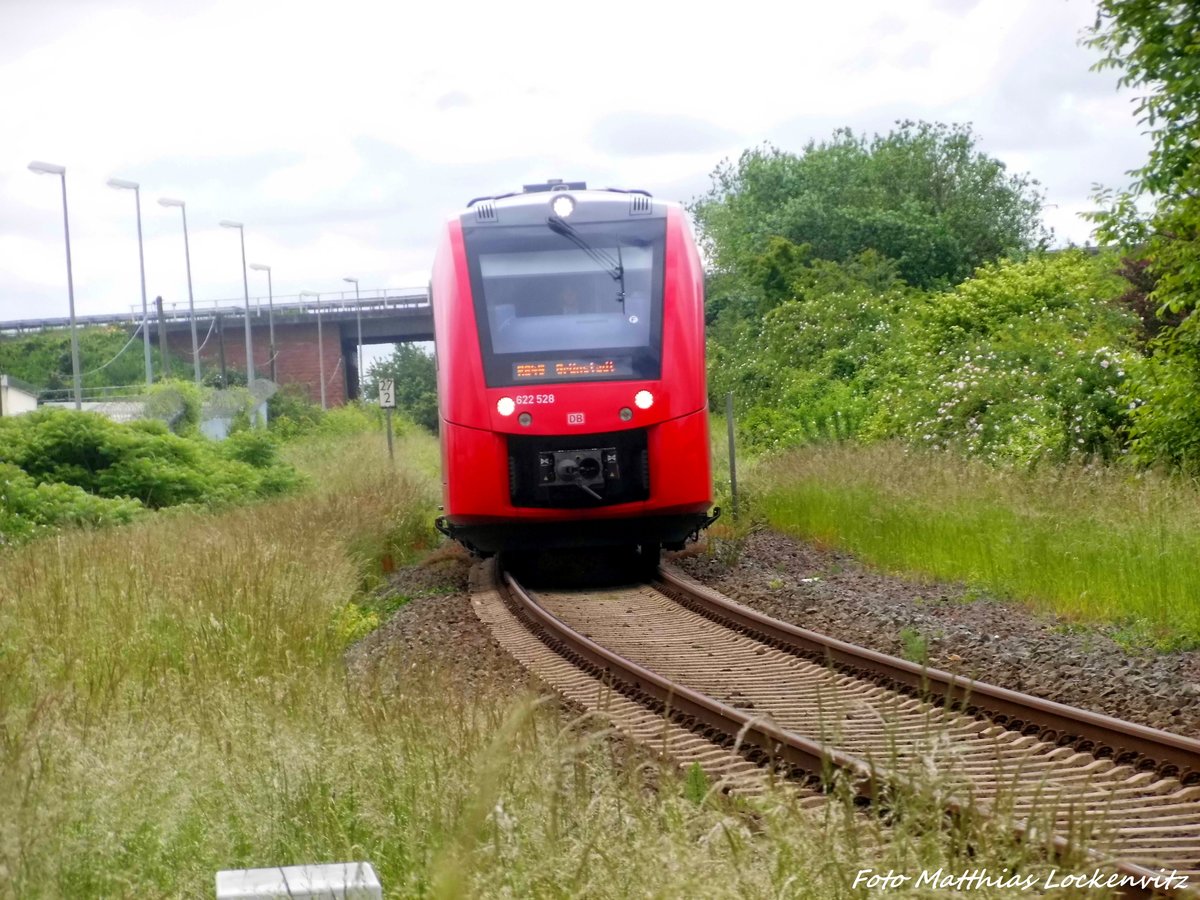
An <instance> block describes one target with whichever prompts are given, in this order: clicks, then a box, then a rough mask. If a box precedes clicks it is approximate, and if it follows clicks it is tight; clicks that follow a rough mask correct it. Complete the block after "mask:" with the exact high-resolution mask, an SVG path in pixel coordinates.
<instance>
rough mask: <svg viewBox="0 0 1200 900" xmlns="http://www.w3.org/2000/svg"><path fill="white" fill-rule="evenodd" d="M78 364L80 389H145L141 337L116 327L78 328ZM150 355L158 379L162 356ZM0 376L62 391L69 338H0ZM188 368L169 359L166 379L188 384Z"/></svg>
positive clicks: (56, 334)
mask: <svg viewBox="0 0 1200 900" xmlns="http://www.w3.org/2000/svg"><path fill="white" fill-rule="evenodd" d="M77 333H78V336H79V365H80V371H81V373H82V375H83V378H82V382H83V386H84V387H105V386H110V385H129V386H137V385H144V384H145V382H146V364H145V355H144V349H143V348H144V344H143V342H142V336H141V335H140V334H138V335H137V337H136V338H135V339H133V340H132V341H131V340H130V338H131V333H130V332H129V331H128V330H127V329H125V328H123V327H119V326H116V325H103V326H93V327H87V328H80V329H78V332H77ZM152 349H153V351H154V356H153V363H154V375H155V378H160V377H161V376H162V368H161V361H162V360H161V357H160V356H159V354H158V351H157V348H156V347H155V348H152ZM0 372H3V373H5V374H6V375H15V376H16V377H17V378H20V379H21V380H22V381H27V382H29V383H30V384H33V385H37V386H38V387H42V388H46V389H49V390H66V389H69V388H70V387H71V386H72V384H73V381H72V374H71V333H70V331H68V330H67V329H65V328H55V329H50V330H47V331H42V332H38V333H36V334H24V335H16V336H0ZM191 373H192V369H191V363H190V362H189V361H185V360H182V359H177V358H172V360H171V374H172V375H173V377H175V378H179V379H185V380H186V379H189V378H190V377H191Z"/></svg>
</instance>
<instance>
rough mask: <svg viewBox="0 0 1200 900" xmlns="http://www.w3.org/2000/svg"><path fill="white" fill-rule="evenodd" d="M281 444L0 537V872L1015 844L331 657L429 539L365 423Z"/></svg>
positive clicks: (414, 878)
mask: <svg viewBox="0 0 1200 900" xmlns="http://www.w3.org/2000/svg"><path fill="white" fill-rule="evenodd" d="M291 453H292V455H293V459H294V461H296V462H297V463H298V464H300V465H302V466H303V467H304V468H305V469H306V470H307V471H308V473H309V474H310V475H311V476H312V480H313V484H314V486H313V487H312V488H311V489H310V491H309V492H308V493H307V494H305V495H303V496H299V497H294V498H290V499H285V500H278V501H273V502H269V503H261V504H258V505H254V506H250V507H246V508H242V509H234V510H227V511H223V512H221V513H219V514H213V513H201V512H197V511H188V512H176V513H172V514H156V515H154V516H153V517H149V518H147V519H146V520H144V521H141V522H139V523H136V524H133V525H130V526H126V527H122V528H114V529H109V530H104V531H96V532H85V531H81V532H67V533H64V534H62V535H60V536H58V537H56V538H53V539H46V540H41V541H37V542H34V543H32V544H30V545H27V546H25V547H21V548H17V549H13V550H9V551H5V552H4V553H2V554H0V896H4V897H71V898H76V897H176V896H187V897H211V896H212V891H213V880H212V879H213V875H214V873H215V872H216V871H217V870H219V869H224V868H234V867H243V866H262V865H283V864H290V863H300V862H328V861H335V860H347V859H363V858H365V859H369V860H371V861H372V862H373V863H374V864H375V866H376V868H377V870H378V871H379V872H380V875H381V877H382V880H383V882H384V884H385V886H386V888H387V890H388V893H389V896H395V897H408V896H433V897H457V896H464V895H466V896H589V897H590V896H597V897H626V896H706V897H742V896H749V897H780V896H789V897H790V896H813V897H830V896H847V895H855V894H858V895H861V894H862V893H863V892H862V891H861V890H860V891H852V890H851V885H852V883H853V879H854V877H855V873H856V872H857V870H858V869H859V868H862V867H867V866H874V867H875V868H878V869H881V870H886V869H887V868H888V867H893V868H897V869H903V870H905V871H917V870H919V869H920V868H921V867H924V866H931V867H936V866H938V865H945V866H947V867H949V868H953V869H955V870H961V869H965V868H968V867H978V866H981V865H983V866H992V867H993V868H995V869H999V868H1001V867H1003V866H1011V865H1016V864H1018V863H1024V862H1027V861H1028V858H1029V854H1036V849H1032V850H1031V849H1023V848H1017V847H1015V846H1014V845H1013V844H1012V842H1010V841H1006V840H1003V839H1000V838H997V837H996V836H995V834H994V833H992V832H989V831H988V830H987V829H985V828H982V827H981V826H978V825H977V824H973V823H972V824H967V825H964V826H962V827H961V828H955V829H953V830H949V831H948V830H947V829H945V828H944V827H943V823H942V820H941V812H940V808H938V807H937V806H936V805H932V806H930V807H928V808H927V809H925V810H916V811H910V813H909V815H908V819H909V821H910V822H911V823H912V825H911V827H910V828H907V829H901V830H895V829H893V830H885V829H883V827H882V826H880V825H879V824H878V823H877V822H875V821H871V820H864V819H863V818H861V817H860V816H859V814H858V813H857V812H856V811H855V810H854V808H853V806H852V805H851V804H849V803H837V802H835V803H832V804H830V805H829V807H828V808H827V810H826V812H825V813H823V814H816V815H817V817H816V818H814V817H813V815H814V814H811V813H804V812H802V811H800V810H799V809H797V808H796V807H795V805H794V803H793V802H792V801H791V800H790V799H789V798H788V795H786V794H779V795H774V794H772V795H769V796H767V797H765V798H762V799H760V800H758V801H756V802H755V815H753V816H751V817H742V816H738V815H734V813H735V810H734V808H733V807H731V806H730V805H728V804H725V803H721V802H718V801H717V799H716V798H715V797H714V796H712V795H711V794H710V796H708V797H706V798H699V797H698V796H697V791H696V790H695V789H694V786H693V787H692V788H691V789H689V787H688V785H687V784H686V783H685V780H684V779H683V778H681V777H676V776H675V775H673V774H672V773H670V772H660V771H658V770H657V769H655V768H654V767H651V766H641V765H638V764H636V758H635V761H634V762H630V760H629V758H628V757H626V756H623V755H618V751H617V749H616V745H614V744H613V743H612V742H610V741H607V740H605V739H604V737H605V735H604V732H603V731H602V730H601V731H599V732H597V731H595V730H589V729H587V728H584V727H581V726H576V725H570V724H565V723H564V720H563V719H562V718H561V716H560V714H559V713H558V712H556V711H555V710H553V709H550V708H547V707H546V706H545V705H544V704H543V703H540V702H538V701H536V700H534V699H532V698H521V697H513V696H510V695H509V694H506V693H504V691H503V690H501V689H499V688H495V689H492V688H488V687H486V686H485V687H482V688H474V689H471V690H467V689H466V688H464V687H463V686H462V679H461V678H459V677H456V675H455V673H454V672H441V671H434V670H422V669H417V668H413V667H412V666H411V665H410V666H406V667H405V670H404V671H405V676H404V677H403V678H400V679H397V678H394V677H384V675H386V674H387V673H386V672H385V671H383V670H376V671H375V673H374V674H372V673H371V672H370V671H368V672H367V674H365V675H361V676H358V677H353V678H352V677H351V676H349V675H348V674H347V672H346V669H345V666H344V664H343V660H342V656H343V651H344V650H345V647H346V644H347V641H348V640H349V639H350V638H352V637H353V636H354V635H355V634H357V633H358V632H359V631H360V629H359V628H358V627H357V626H356V624H355V623H356V622H358V624H361V619H360V620H356V619H355V616H356V615H358V616H361V615H363V614H362V607H361V606H360V605H359V602H358V601H360V600H362V599H364V597H363V591H364V590H366V589H369V587H370V586H371V584H372V572H373V571H374V566H375V564H376V559H377V558H378V557H380V556H382V555H383V554H388V553H394V554H398V555H400V554H404V553H408V554H412V553H414V552H416V551H417V550H418V549H419V548H420V547H421V546H422V545H424V544H425V543H426V542H427V541H428V540H429V529H428V524H427V523H428V519H429V516H430V514H431V505H432V491H431V484H430V480H429V478H428V477H427V476H425V475H423V474H421V473H420V472H419V471H414V470H413V469H410V468H400V469H399V470H394V469H392V467H391V466H389V465H388V464H387V461H386V456H385V454H384V451H383V444H382V439H381V438H380V437H379V436H378V435H370V436H366V437H361V438H346V439H341V440H338V441H328V440H326V441H322V442H318V443H312V444H309V445H307V447H298V448H294V449H293V450H292V451H291ZM398 455H399V457H400V459H401V460H426V461H428V460H430V459H432V458H433V449H432V441H430V440H429V439H428V438H421V437H420V436H418V435H408V436H406V437H405V439H404V440H403V441H402V442H401V443H400V446H399V452H398ZM348 623H349V625H348ZM405 662H406V661H405V659H404V657H403V656H402V655H401V654H397V655H396V656H395V657H394V658H392V659H385V660H384V661H383V663H382V664H383V665H384V666H385V667H386V666H389V665H396V666H404V665H405ZM980 896H988V893H987V892H986V891H985V892H981V894H980Z"/></svg>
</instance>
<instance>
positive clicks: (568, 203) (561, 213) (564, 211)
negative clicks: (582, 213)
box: [550, 197, 575, 219]
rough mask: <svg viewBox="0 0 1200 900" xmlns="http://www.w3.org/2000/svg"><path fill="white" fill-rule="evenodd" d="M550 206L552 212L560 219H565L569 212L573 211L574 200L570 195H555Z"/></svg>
mask: <svg viewBox="0 0 1200 900" xmlns="http://www.w3.org/2000/svg"><path fill="white" fill-rule="evenodd" d="M550 208H551V209H552V210H554V214H555V215H556V216H558V217H559V218H560V219H565V218H566V217H567V216H569V215H570V214H571V213H573V212H575V201H574V200H572V199H571V198H570V197H555V198H554V202H553V203H551V204H550Z"/></svg>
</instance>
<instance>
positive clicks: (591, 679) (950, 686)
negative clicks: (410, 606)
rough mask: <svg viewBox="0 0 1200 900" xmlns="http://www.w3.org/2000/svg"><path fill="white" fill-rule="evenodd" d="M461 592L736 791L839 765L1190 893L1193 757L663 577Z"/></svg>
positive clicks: (1187, 743) (564, 677)
mask: <svg viewBox="0 0 1200 900" xmlns="http://www.w3.org/2000/svg"><path fill="white" fill-rule="evenodd" d="M473 594H474V603H475V608H476V612H477V613H478V614H479V616H480V618H481V619H483V620H484V621H485V622H486V623H487V624H489V625H490V626H491V627H492V630H493V632H494V633H495V634H496V636H497V638H498V639H499V640H500V642H501V644H502V645H504V646H505V647H506V648H507V649H509V651H510V652H512V653H513V654H514V655H515V656H516V657H517V658H518V659H519V660H520V661H521V662H522V663H523V664H525V665H526V666H527V667H528V668H530V669H532V670H533V671H534V672H535V673H536V674H538V675H539V676H540V677H542V679H543V680H545V681H547V682H548V683H549V684H551V685H552V686H553V687H555V688H556V689H557V690H559V691H560V692H562V693H563V694H564V695H565V696H567V697H568V698H570V699H572V700H573V701H574V702H576V703H579V704H580V705H584V706H590V707H593V708H595V707H600V708H603V709H605V711H606V714H608V715H610V716H611V717H612V718H613V720H614V722H615V724H616V726H617V727H618V728H620V729H621V730H624V731H626V732H627V733H629V734H630V735H631V736H633V737H635V738H636V739H638V740H640V741H642V742H643V743H650V744H654V742H658V746H659V747H660V749H661V750H662V752H664V753H665V754H666V755H669V756H671V757H672V758H674V759H676V760H677V761H680V762H681V763H682V764H689V762H695V763H697V764H699V765H701V766H702V767H703V768H704V769H705V771H706V772H708V773H709V775H710V776H712V777H715V778H719V779H721V780H722V784H723V785H724V786H726V787H728V789H730V790H733V791H746V792H754V791H757V790H761V789H762V787H763V785H764V784H765V782H766V781H767V780H772V779H773V778H774V776H775V774H776V773H778V772H780V771H781V770H782V771H783V772H784V773H785V774H788V775H790V776H792V777H793V778H795V779H796V783H797V784H802V785H808V786H809V787H814V786H816V785H817V784H818V782H820V781H821V780H822V779H821V776H822V773H824V774H825V775H828V773H829V772H830V771H831V767H832V768H834V769H837V770H840V771H841V772H843V773H845V774H846V775H847V776H848V777H849V779H850V781H851V782H852V784H853V785H854V787H855V789H856V790H857V791H858V792H859V794H861V795H862V796H864V797H867V798H870V799H878V798H880V797H886V796H887V795H888V793H889V792H891V791H896V790H900V791H904V790H912V789H913V786H914V785H929V784H930V783H931V782H932V783H935V784H936V791H937V793H938V796H940V797H943V798H944V800H943V802H944V805H945V806H946V808H947V809H948V810H950V811H952V812H955V813H967V812H971V813H974V814H982V815H991V814H993V812H994V811H995V810H1003V811H1004V815H1005V816H1006V817H1008V818H1010V819H1011V820H1012V821H1013V822H1014V823H1015V824H1014V828H1015V829H1016V830H1017V831H1018V833H1019V834H1021V835H1022V836H1023V837H1025V838H1028V839H1030V840H1037V841H1046V842H1049V843H1050V844H1052V845H1053V846H1054V847H1055V849H1056V850H1057V851H1060V852H1065V851H1066V850H1068V849H1069V848H1070V846H1071V845H1072V843H1073V842H1076V841H1079V840H1080V839H1083V840H1085V842H1086V845H1087V846H1088V847H1089V848H1090V849H1089V851H1088V852H1089V854H1090V856H1091V859H1092V861H1093V862H1094V863H1095V865H1096V866H1097V867H1099V868H1104V869H1106V870H1108V871H1110V872H1113V873H1114V874H1116V875H1117V876H1128V878H1129V879H1131V881H1129V882H1127V883H1126V885H1125V890H1124V892H1125V893H1126V894H1130V895H1138V894H1147V895H1149V894H1154V893H1170V890H1171V889H1170V887H1169V885H1166V884H1165V883H1164V880H1163V879H1162V877H1161V875H1162V872H1164V871H1165V872H1172V871H1173V872H1175V873H1177V874H1178V875H1187V876H1189V881H1190V882H1191V883H1193V884H1194V883H1195V882H1196V881H1197V880H1198V878H1200V742H1196V741H1192V740H1189V739H1186V738H1182V737H1179V736H1176V735H1171V734H1168V733H1166V732H1160V731H1156V730H1155V729H1150V728H1145V727H1143V726H1139V725H1135V724H1132V723H1127V722H1122V721H1120V720H1116V719H1112V718H1110V717H1107V716H1100V715H1097V714H1095V713H1090V712H1087V711H1084V710H1077V709H1072V708H1070V707H1066V706H1063V705H1061V704H1057V703H1052V702H1049V701H1044V700H1040V699H1038V698H1034V697H1029V696H1027V695H1022V694H1018V693H1016V692H1013V691H1007V690H1004V689H1001V688H995V687H990V686H987V685H981V684H976V683H972V682H970V681H968V680H966V679H963V678H961V677H960V676H956V675H953V674H951V673H946V672H940V671H937V670H927V669H921V668H919V667H917V666H914V665H912V664H911V663H907V662H905V661H903V660H897V659H894V658H891V657H887V656H885V655H883V654H879V653H875V652H873V651H869V650H865V649H862V648H858V647H854V646H852V645H849V644H845V643H842V642H840V641H835V640H832V639H830V638H827V637H824V636H822V635H818V634H815V633H813V632H808V631H805V630H803V629H799V628H796V627H795V626H791V625H788V624H786V623H782V622H778V621H776V620H773V619H770V618H768V617H766V616H763V615H761V614H759V613H757V612H754V611H752V610H748V609H746V608H744V607H741V606H738V605H737V604H734V603H732V602H731V601H729V600H727V599H725V598H723V597H721V596H719V595H718V594H716V593H715V592H713V591H711V590H709V589H707V588H705V587H704V586H702V585H699V584H697V583H695V582H693V581H691V580H690V579H687V578H685V577H682V576H680V575H678V574H676V573H674V572H671V571H669V570H666V569H664V570H662V571H660V573H659V577H658V578H657V579H656V580H654V581H653V582H652V583H649V584H638V585H630V586H624V587H619V588H611V589H601V590H597V589H590V590H587V591H561V590H555V591H543V592H539V593H537V594H536V596H535V595H534V594H532V593H530V592H529V591H527V590H526V589H525V588H523V587H522V586H521V585H520V584H519V583H518V582H517V581H515V580H514V579H513V578H512V577H511V576H510V575H505V574H503V573H500V572H499V571H498V569H497V568H496V567H495V566H494V564H489V565H488V568H486V569H481V570H479V571H478V573H477V575H476V576H475V578H474V581H473ZM764 764H767V765H764ZM805 796H806V798H807V799H806V802H814V803H816V802H820V799H819V796H817V795H815V794H813V795H811V797H810V796H809V795H807V794H806V795H805ZM1176 883H1177V882H1176ZM1139 885H1140V886H1139ZM1150 885H1156V886H1157V889H1152V888H1150V887H1149V886H1150ZM1164 887H1165V888H1166V889H1164ZM1143 888H1144V889H1143Z"/></svg>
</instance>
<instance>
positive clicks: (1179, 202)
mask: <svg viewBox="0 0 1200 900" xmlns="http://www.w3.org/2000/svg"><path fill="white" fill-rule="evenodd" d="M1088 43H1089V44H1090V45H1091V46H1092V47H1095V48H1097V49H1099V50H1101V51H1102V52H1103V53H1104V54H1105V55H1104V57H1103V59H1101V60H1100V62H1099V63H1097V65H1096V68H1098V69H1110V68H1112V69H1120V70H1123V74H1122V75H1121V77H1120V79H1119V82H1118V83H1119V84H1121V85H1122V86H1128V87H1134V88H1142V89H1144V90H1145V91H1146V93H1145V94H1143V95H1142V96H1141V97H1140V98H1139V99H1138V101H1137V106H1136V111H1137V114H1138V115H1139V116H1140V119H1139V121H1140V123H1141V124H1143V125H1145V126H1146V128H1147V131H1148V134H1149V136H1150V139H1151V145H1152V146H1151V151H1150V155H1149V157H1148V158H1147V160H1146V163H1145V164H1144V165H1143V166H1142V167H1141V168H1139V169H1136V170H1134V171H1133V172H1131V173H1130V174H1131V175H1132V176H1133V177H1134V181H1133V184H1132V186H1131V188H1130V189H1129V190H1127V191H1121V192H1113V191H1110V190H1102V191H1099V192H1098V195H1097V196H1098V199H1099V200H1100V202H1101V203H1103V204H1105V205H1106V207H1107V208H1106V209H1104V210H1102V211H1100V212H1097V213H1095V214H1094V215H1093V218H1094V219H1095V220H1096V221H1097V223H1098V225H1099V226H1100V227H1099V228H1098V234H1099V236H1100V238H1101V239H1102V240H1107V241H1109V242H1113V243H1117V244H1120V245H1123V246H1126V247H1131V246H1132V247H1136V248H1138V251H1139V254H1140V255H1141V256H1143V257H1144V258H1145V259H1146V260H1148V261H1149V272H1148V273H1147V274H1148V276H1149V278H1148V279H1147V280H1148V282H1149V284H1151V285H1152V286H1153V290H1152V292H1151V293H1150V295H1149V297H1150V300H1151V301H1153V302H1154V303H1155V304H1157V305H1158V306H1160V307H1161V308H1162V310H1163V311H1164V313H1165V314H1166V315H1164V316H1163V318H1166V320H1167V323H1168V325H1173V327H1168V328H1166V329H1165V330H1163V332H1162V334H1161V335H1160V336H1159V337H1158V338H1156V340H1155V341H1154V342H1153V343H1152V348H1153V349H1154V351H1155V359H1154V360H1153V361H1152V363H1151V364H1150V365H1148V366H1147V367H1146V370H1145V374H1146V378H1145V380H1143V382H1142V383H1141V392H1140V396H1138V397H1136V398H1135V401H1137V402H1138V406H1137V408H1136V411H1135V415H1134V427H1133V437H1134V447H1135V450H1136V452H1137V453H1138V455H1139V457H1140V458H1141V459H1143V460H1144V461H1147V462H1149V461H1153V460H1157V459H1161V460H1166V461H1169V462H1171V463H1173V464H1176V465H1183V466H1184V467H1185V468H1188V469H1191V470H1194V471H1200V452H1198V451H1200V412H1197V410H1196V403H1195V391H1196V386H1197V385H1198V384H1200V317H1197V316H1196V315H1195V310H1196V308H1197V305H1198V303H1200V154H1198V153H1197V150H1196V148H1197V147H1198V146H1200V7H1198V6H1197V5H1196V4H1195V3H1193V2H1189V0H1100V4H1099V11H1098V13H1097V16H1096V22H1095V25H1094V26H1093V28H1092V36H1091V38H1090V40H1089V41H1088ZM1146 201H1150V204H1151V206H1152V210H1151V212H1149V213H1148V214H1145V213H1143V212H1142V208H1143V207H1144V206H1146ZM1135 286H1136V282H1135ZM1171 315H1174V316H1175V317H1177V318H1176V320H1175V322H1171V319H1170V316H1171Z"/></svg>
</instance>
